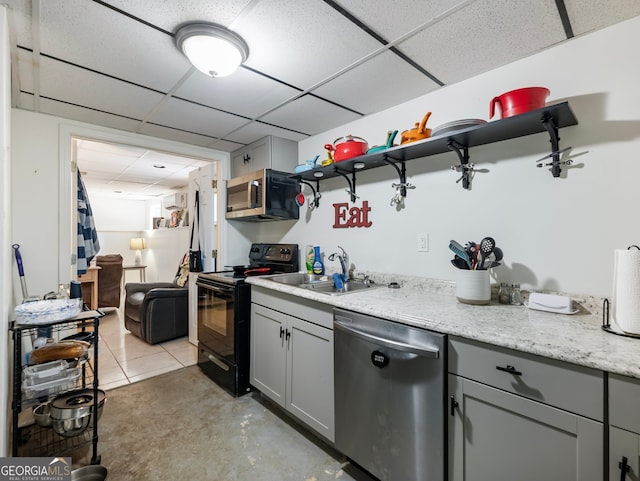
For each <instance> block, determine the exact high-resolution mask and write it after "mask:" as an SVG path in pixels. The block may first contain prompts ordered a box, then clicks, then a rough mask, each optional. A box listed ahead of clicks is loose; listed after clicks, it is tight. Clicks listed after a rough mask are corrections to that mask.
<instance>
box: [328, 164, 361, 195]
mask: <svg viewBox="0 0 640 481" xmlns="http://www.w3.org/2000/svg"><path fill="white" fill-rule="evenodd" d="M333 170H334V172H335V173H336V174H338V175H340V176H342V177H344V178H345V180H346V181H347V184H349V188H348V189H347V193H348V194H349V197H350V199H351V202H353V203H355V201H356V199H358V196H357V195H356V172H355V171H353V172H351V179H350V178H349V177H348V176H347V173H348V172H345V171H343V170H340V169H339V168H338V167H335V166H334V168H333Z"/></svg>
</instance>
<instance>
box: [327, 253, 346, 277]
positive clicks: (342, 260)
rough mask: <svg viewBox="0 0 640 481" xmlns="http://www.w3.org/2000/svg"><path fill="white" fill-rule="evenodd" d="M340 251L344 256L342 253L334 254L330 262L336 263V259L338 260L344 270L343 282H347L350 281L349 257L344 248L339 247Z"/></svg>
mask: <svg viewBox="0 0 640 481" xmlns="http://www.w3.org/2000/svg"><path fill="white" fill-rule="evenodd" d="M338 249H340V250H341V251H342V254H341V253H340V252H334V253H333V254H331V255H330V256H329V260H330V261H335V260H336V257H337V258H338V261H339V262H340V267H341V269H342V280H343V281H345V282H347V281H348V280H349V255H348V254H347V252H346V251H345V250H344V249H343V248H342V247H340V246H338Z"/></svg>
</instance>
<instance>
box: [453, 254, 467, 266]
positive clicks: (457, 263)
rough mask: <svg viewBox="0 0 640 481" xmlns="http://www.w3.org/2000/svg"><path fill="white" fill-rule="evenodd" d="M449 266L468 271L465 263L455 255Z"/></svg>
mask: <svg viewBox="0 0 640 481" xmlns="http://www.w3.org/2000/svg"><path fill="white" fill-rule="evenodd" d="M451 264H452V265H453V266H454V267H457V268H458V269H469V266H468V265H467V263H466V262H465V261H464V259H462V258H461V257H460V256H458V255H456V256H454V257H453V259H451Z"/></svg>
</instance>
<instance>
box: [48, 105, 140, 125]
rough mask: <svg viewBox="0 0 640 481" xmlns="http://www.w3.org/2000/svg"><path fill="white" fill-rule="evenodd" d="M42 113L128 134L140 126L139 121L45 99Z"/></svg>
mask: <svg viewBox="0 0 640 481" xmlns="http://www.w3.org/2000/svg"><path fill="white" fill-rule="evenodd" d="M40 112H42V113H44V114H49V115H55V116H58V117H62V118H65V119H74V120H79V121H81V122H87V123H89V124H95V125H102V126H104V127H111V128H114V129H120V130H126V131H128V132H135V129H136V127H137V126H138V125H139V124H140V122H138V121H137V120H132V119H128V118H126V117H120V116H117V115H112V114H108V113H105V112H100V111H97V110H92V109H88V108H85V107H79V106H77V105H71V104H68V103H64V102H58V101H55V100H49V99H45V98H41V99H40Z"/></svg>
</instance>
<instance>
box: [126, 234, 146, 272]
mask: <svg viewBox="0 0 640 481" xmlns="http://www.w3.org/2000/svg"><path fill="white" fill-rule="evenodd" d="M146 248H147V241H146V240H145V239H143V238H142V237H134V238H133V239H131V240H130V241H129V249H131V250H135V251H136V257H135V259H134V260H133V264H134V265H136V266H140V265H142V252H140V251H141V250H142V249H146Z"/></svg>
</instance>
